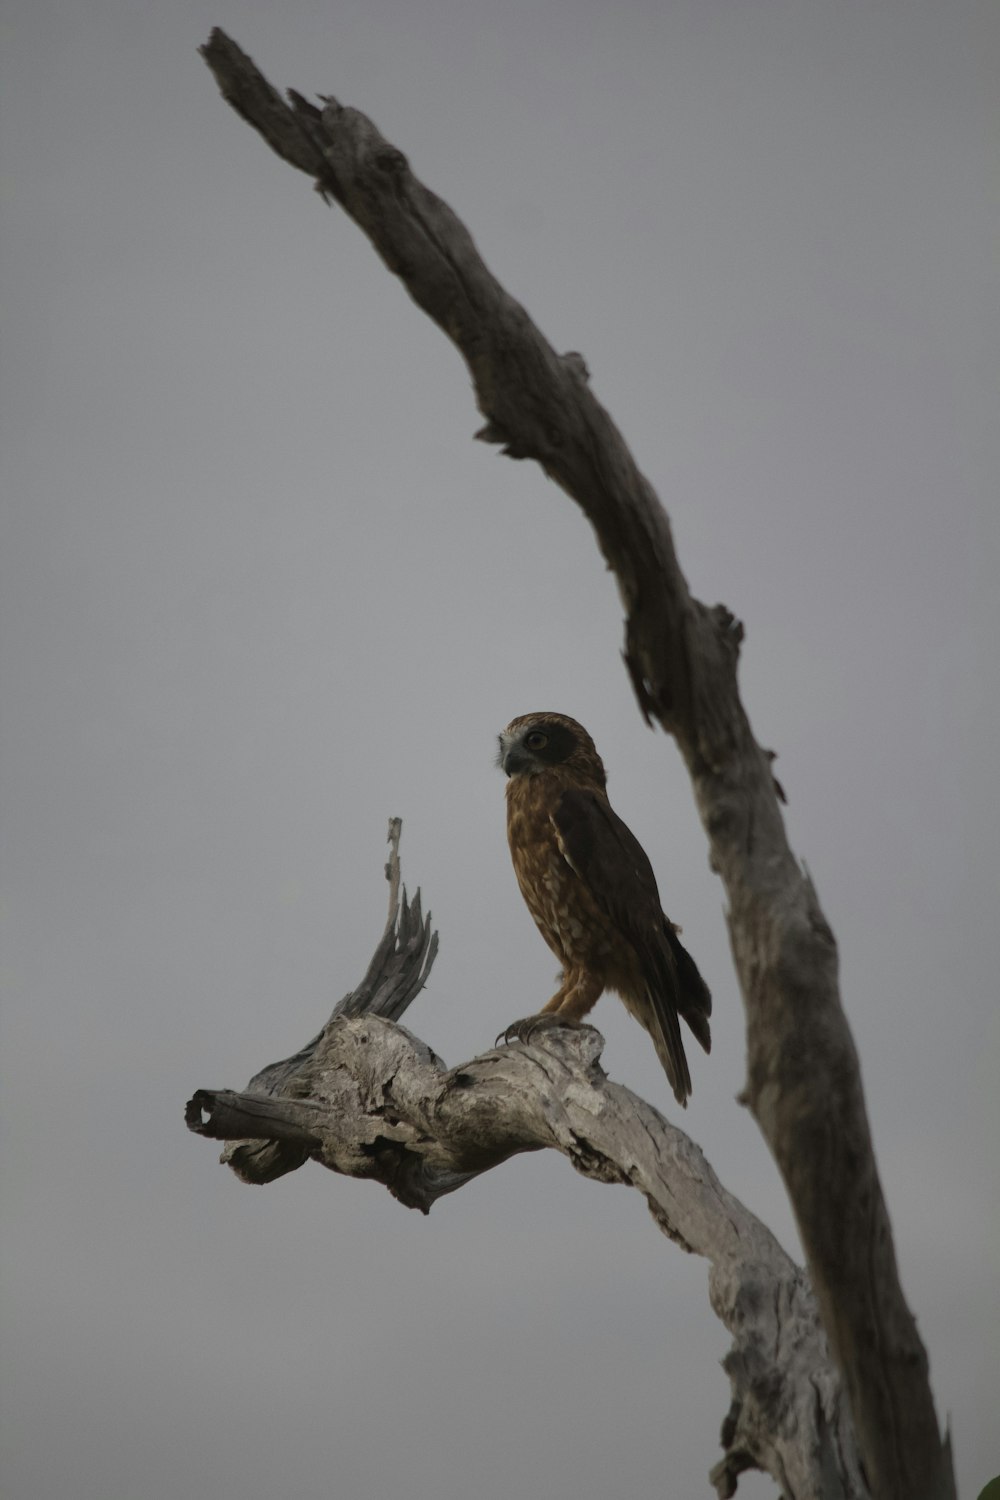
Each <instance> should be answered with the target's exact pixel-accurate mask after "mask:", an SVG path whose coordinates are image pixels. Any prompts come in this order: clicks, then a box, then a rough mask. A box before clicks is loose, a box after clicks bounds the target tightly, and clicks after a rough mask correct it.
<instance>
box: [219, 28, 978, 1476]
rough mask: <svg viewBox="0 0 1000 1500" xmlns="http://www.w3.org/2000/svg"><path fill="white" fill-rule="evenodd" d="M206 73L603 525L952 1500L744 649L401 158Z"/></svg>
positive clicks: (784, 1066)
mask: <svg viewBox="0 0 1000 1500" xmlns="http://www.w3.org/2000/svg"><path fill="white" fill-rule="evenodd" d="M203 52H204V55H205V59H206V61H207V62H208V64H209V66H210V67H211V68H212V70H213V72H214V73H215V76H216V78H217V80H218V82H219V85H220V88H221V89H222V92H223V94H224V95H225V97H226V98H227V99H228V100H229V101H230V102H231V103H232V104H233V106H234V108H236V109H237V110H238V111H239V113H240V114H241V115H242V116H243V118H244V119H246V120H247V121H249V123H251V124H252V125H254V127H255V128H256V129H257V130H259V131H260V133H261V134H262V135H263V136H264V138H265V140H267V141H268V143H269V144H270V145H272V147H273V148H274V149H275V150H276V151H278V153H279V154H280V155H282V156H283V157H284V159H285V160H287V161H289V162H291V163H292V164H293V165H295V166H297V167H299V168H300V169H301V170H303V171H305V172H307V173H309V174H310V175H312V176H314V177H315V178H316V181H317V186H318V187H319V189H320V190H321V191H322V192H323V194H324V195H325V196H326V197H327V198H328V199H332V200H335V201H336V202H337V203H339V204H340V205H341V206H342V207H343V208H344V210H345V212H347V213H348V214H350V216H351V217H352V218H353V219H354V220H355V222H356V223H357V224H358V225H359V226H360V227H361V228H362V229H363V230H364V231H365V233H366V234H367V235H368V236H369V238H370V239H371V242H372V244H373V246H374V247H375V249H376V250H377V252H378V253H379V255H380V256H381V257H382V259H383V260H384V261H385V263H386V265H387V266H388V267H389V268H390V270H392V271H393V272H394V273H395V274H396V275H398V276H399V277H400V278H401V279H402V280H403V282H404V284H405V285H406V287H407V289H408V290H409V292H410V294H411V296H412V297H413V299H414V300H415V301H416V302H417V303H418V305H419V306H420V307H422V308H423V309H424V311H425V312H427V313H428V315H429V316H430V317H431V318H433V319H434V321H435V322H436V323H437V324H438V325H439V326H440V327H441V328H442V330H443V331H444V332H445V333H446V334H447V335H448V337H449V338H451V339H452V340H453V341H454V343H455V344H456V345H457V346H458V348H459V350H460V351H461V353H462V355H463V357H464V358H465V360H466V362H467V364H468V366H469V369H470V371H471V374H472V379H473V384H474V388H475V392H476V400H477V403H478V406H479V408H480V410H481V411H482V413H483V415H484V416H485V418H486V425H485V427H484V428H483V429H482V430H481V432H480V434H479V436H481V437H483V438H484V439H485V440H486V441H490V442H500V443H502V444H503V445H504V449H505V451H506V452H507V453H508V454H510V455H511V456H512V457H517V458H527V457H530V458H534V459H535V460H536V461H537V462H538V463H539V464H541V465H542V467H543V469H544V470H545V472H546V473H547V474H548V475H549V476H550V477H551V478H552V479H554V480H555V481H556V482H557V483H558V484H560V485H561V486H562V488H563V489H564V490H565V491H566V492H567V493H568V494H569V495H570V496H571V497H572V499H573V500H574V501H575V502H576V503H577V504H578V505H579V506H580V508H581V509H582V510H583V512H584V514H585V515H586V516H587V518H588V520H589V521H590V522H591V524H592V526H593V528H594V531H595V533H596V536H597V541H598V545H599V546H600V549H601V551H602V553H603V555H604V557H605V558H606V560H607V562H608V564H609V566H610V568H611V569H612V570H613V572H614V575H615V577H616V579H617V582H618V587H619V590H620V593H621V597H622V601H623V605H624V608H625V617H626V618H625V651H624V655H625V661H626V665H627V667H628V671H629V674H630V677H631V680H632V683H633V686H634V689H635V692H636V695H637V698H638V700H639V704H640V707H641V709H642V712H643V714H644V715H645V716H646V718H647V721H649V720H656V721H657V722H658V723H660V724H661V726H662V727H663V728H664V729H665V730H667V731H668V732H669V733H672V734H673V735H674V736H675V737H676V739H677V742H678V744H679V746H680V748H681V751H682V753H683V755H684V758H685V761H686V763H687V766H688V770H689V773H690V775H691V778H692V783H693V787H694V791H695V797H696V801H697V804H698V808H699V812H700V814H701V818H702V821H703V823H704V826H705V829H706V832H707V834H708V839H709V845H710V850H711V859H712V864H713V867H714V868H715V869H716V870H717V871H718V872H719V874H720V876H721V877H722V880H723V882H724V885H725V888H726V892H727V896H728V901H729V911H728V921H729V930H730V940H731V944H732V950H733V955H734V959H735V963H736V969H737V974H738V976H739V980H740V987H741V991H742V994H743V997H744V1002H745V1006H746V1018H747V1041H748V1082H747V1089H746V1101H747V1103H748V1105H749V1107H750V1109H751V1110H752V1112H753V1114H754V1116H755V1118H756V1119H757V1121H758V1124H759V1125H760V1128H761V1130H762V1132H763V1134H764V1136H765V1139H766V1140H767V1142H768V1144H769V1146H770V1148H771V1150H772V1152H773V1153H774V1156H775V1159H776V1161H777V1163H778V1166H779V1168H780V1170H781V1173H782V1176H783V1178H784V1181H785V1184H786V1186H787V1189H788V1192H789V1197H790V1199H791V1202H792V1205H793V1209H794V1212H795V1216H796V1220H797V1222H798V1227H799V1232H800V1235H801V1238H802V1242H803V1245H804V1247H805V1251H806V1256H807V1261H808V1266H809V1272H810V1277H811V1280H812V1284H813V1287H814V1289H815V1292H816V1296H817V1300H818V1304H819V1308H820V1311H821V1315H822V1318H823V1322H824V1325H825V1328H826V1331H827V1334H828V1336H829V1339H830V1343H831V1346H832V1349H833V1352H834V1355H835V1357H836V1359H837V1362H838V1364H839V1365H840V1368H841V1369H842V1371H843V1374H844V1378H845V1381H846V1384H847V1389H848V1391H849V1394H850V1399H851V1403H852V1407H853V1411H854V1416H855V1422H856V1425H857V1429H858V1435H859V1441H860V1444H861V1449H862V1452H863V1454H864V1459H865V1466H866V1470H867V1474H868V1478H869V1482H870V1485H871V1490H872V1493H873V1494H874V1495H876V1496H877V1497H879V1500H949V1497H953V1496H954V1493H955V1489H954V1479H953V1475H952V1472H951V1459H950V1453H949V1449H948V1444H947V1442H942V1440H941V1438H940V1435H939V1429H938V1424H937V1419H936V1416H935V1412H934V1406H933V1399H932V1396H931V1391H930V1384H929V1378H928V1365H927V1356H926V1352H925V1350H924V1347H923V1344H922V1342H921V1340H920V1338H919V1335H918V1333H917V1330H916V1325H915V1323H914V1320H913V1317H912V1315H911V1313H910V1311H909V1309H908V1307H907V1305H906V1302H905V1300H904V1298H903V1295H902V1291H901V1288H900V1284H899V1277H898V1272H897V1267H896V1261H895V1254H894V1249H893V1243H892V1235H891V1230H890V1226H889V1219H888V1214H887V1211H886V1207H885V1203H884V1199H883V1196H882V1190H881V1185H880V1183H879V1179H878V1173H877V1170H876V1166H875V1159H874V1153H873V1150H872V1143H871V1137H870V1131H869V1127H868V1121H867V1115H866V1111H865V1104H864V1096H863V1092H862V1088H861V1081H860V1075H859V1070H858V1063H857V1057H856V1054H855V1050H854V1044H853V1041H852V1038H851V1035H850V1031H849V1028H848V1026H847V1022H846V1019H845V1016H844V1013H843V1010H842V1007H841V1004H840V998H839V991H838V983H837V959H836V946H835V943H834V940H833V936H832V934H831V932H830V929H829V927H828V925H827V923H826V920H825V918H824V917H823V914H822V911H821V910H820V907H819V903H818V900H817V897H816V893H815V891H814V889H813V886H812V884H811V882H810V881H809V879H808V877H807V876H806V875H805V873H804V871H803V870H802V869H801V868H800V866H799V864H798V861H797V860H796V859H795V857H794V856H793V854H792V852H791V849H790V848H789V845H788V842H787V838H786V835H785V830H784V824H783V821H782V817H781V812H780V809H779V806H778V800H777V795H776V787H775V783H774V781H773V778H772V775H771V768H770V761H771V757H770V755H769V753H768V752H767V751H765V750H763V749H762V748H761V747H760V746H759V745H758V744H757V743H756V741H755V739H754V737H753V734H752V731H751V729H750V725H749V722H748V720H747V717H746V714H745V712H744V709H743V707H742V704H741V702H740V699H739V694H738V691H737V685H736V666H737V656H738V648H739V642H740V639H741V636H742V629H741V627H740V626H739V624H738V623H737V622H736V621H734V619H733V618H732V616H731V615H730V613H729V611H728V610H726V609H725V608H724V607H723V606H721V605H717V606H715V607H714V608H709V607H707V606H706V605H704V604H702V603H700V602H699V601H698V600H696V599H694V598H693V597H692V596H691V593H690V591H689V589H688V586H687V583H686V580H685V579H684V576H683V574H682V572H681V570H680V566H679V563H678V561H677V557H676V553H675V551H674V546H673V539H672V536H671V531H670V524H669V521H668V519H667V516H666V514H665V512H664V510H663V508H662V506H661V505H660V503H659V501H658V500H657V498H656V495H655V493H654V491H653V489H652V487H651V486H650V484H649V483H648V481H647V480H646V479H645V478H644V476H643V475H642V474H641V473H640V472H639V470H638V468H637V466H636V464H635V462H634V460H633V458H632V456H631V454H630V453H629V451H628V449H627V447H626V446H625V443H624V442H623V440H622V438H621V435H620V434H619V432H618V430H617V428H616V427H615V425H614V423H613V422H612V420H611V418H610V417H609V415H608V414H607V412H606V411H604V409H603V408H602V407H601V406H600V404H599V403H598V402H597V401H596V399H595V398H594V396H593V395H592V393H591V391H590V390H589V387H588V385H587V379H586V369H585V366H584V364H583V361H582V360H581V359H580V357H579V356H577V355H566V356H562V357H561V356H559V355H558V354H556V352H555V351H554V350H553V349H552V348H551V346H550V345H549V344H548V343H547V342H546V340H545V339H544V338H543V337H542V335H541V334H540V333H539V332H538V330H537V329H536V328H535V327H534V325H533V324H532V322H531V320H530V319H529V317H528V315H527V313H526V312H525V310H524V309H523V308H522V307H521V306H520V305H519V304H518V303H517V302H516V301H514V299H513V298H512V297H510V296H509V295H508V293H507V292H505V291H504V289H503V288H502V287H501V286H500V285H499V283H498V282H497V281H496V280H495V278H494V277H493V276H492V275H491V274H490V272H489V270H488V269H487V267H486V266H485V264H484V263H483V261H482V259H481V258H480V256H479V254H478V252H477V250H476V248H475V245H474V244H473V241H472V239H471V237H470V236H469V234H468V231H467V230H466V229H465V228H464V226H463V225H462V224H461V223H460V221H459V220H458V219H457V218H456V216H455V215H454V214H453V213H452V211H451V209H450V208H449V207H448V206H447V204H445V203H443V202H442V201H441V199H439V198H437V197H436V196H435V195H434V194H433V193H432V192H430V191H429V190H428V189H427V188H426V187H424V186H423V185H422V184H421V183H420V182H419V181H418V180H417V179H416V177H415V176H414V175H413V173H412V172H411V171H410V168H409V166H408V163H407V161H406V158H405V156H403V154H402V152H400V151H399V150H397V148H396V147H394V146H392V145H391V144H390V143H389V142H387V141H386V140H385V139H384V138H383V137H382V136H381V135H380V134H379V132H378V130H377V129H376V128H375V126H374V125H373V124H372V122H371V121H370V120H368V119H367V118H366V117H365V116H364V115H362V114H361V113H360V112H359V111H357V110H353V109H347V108H344V107H342V106H341V105H340V104H338V103H337V102H336V101H335V100H333V99H326V100H325V101H324V107H323V108H322V109H318V108H317V107H316V106H314V105H312V104H310V103H308V102H307V101H306V100H304V99H303V98H301V96H299V95H297V94H294V93H291V94H290V95H289V99H290V104H288V105H285V104H284V103H283V101H282V100H281V99H280V96H279V95H278V94H277V93H276V91H275V90H274V89H273V88H272V87H271V85H270V84H268V83H267V82H266V80H265V79H264V78H263V77H262V76H261V75H260V73H259V72H257V70H256V68H255V67H254V65H253V63H252V62H251V60H250V59H249V58H248V57H247V56H246V55H245V54H244V53H243V52H241V50H240V49H239V48H238V47H237V46H236V45H235V43H233V42H232V41H230V39H229V38H228V37H226V36H225V35H224V33H222V32H220V31H215V32H213V34H212V37H211V40H210V42H209V43H208V45H207V46H206V47H205V48H203Z"/></svg>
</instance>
